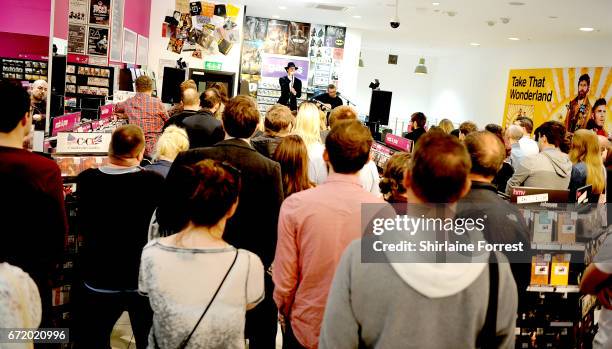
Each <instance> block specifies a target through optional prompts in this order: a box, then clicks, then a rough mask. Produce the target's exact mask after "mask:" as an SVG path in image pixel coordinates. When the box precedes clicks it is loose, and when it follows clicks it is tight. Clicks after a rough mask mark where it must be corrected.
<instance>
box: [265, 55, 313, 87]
mask: <svg viewBox="0 0 612 349" xmlns="http://www.w3.org/2000/svg"><path fill="white" fill-rule="evenodd" d="M289 62H293V63H295V66H296V68H297V70H296V71H295V77H296V78H298V79H300V80H302V81H306V80H308V60H307V59H304V58H295V57H275V56H269V55H264V57H263V62H262V67H261V76H262V77H263V78H274V79H276V80H278V79H279V78H282V77H284V76H287V71H286V70H285V67H286V66H287V64H288V63H289Z"/></svg>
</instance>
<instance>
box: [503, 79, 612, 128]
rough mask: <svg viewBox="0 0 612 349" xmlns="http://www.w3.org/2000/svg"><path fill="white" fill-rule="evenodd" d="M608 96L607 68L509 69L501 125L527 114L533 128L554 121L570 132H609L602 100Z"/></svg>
mask: <svg viewBox="0 0 612 349" xmlns="http://www.w3.org/2000/svg"><path fill="white" fill-rule="evenodd" d="M610 98H612V69H611V68H610V67H596V68H547V69H520V70H510V74H509V76H508V92H507V94H506V106H505V110H504V120H503V122H502V124H503V126H506V125H509V124H512V123H513V122H514V120H515V119H516V118H517V117H519V116H527V117H529V118H531V119H532V120H533V123H534V129H535V128H536V127H538V126H539V125H541V124H542V123H544V122H546V121H551V120H556V121H559V122H561V123H563V124H564V125H566V128H567V129H568V131H570V132H574V131H575V130H577V129H580V128H589V129H600V131H599V133H600V134H603V131H606V132H607V134H610V132H611V131H612V129H611V128H612V113H610V106H609V105H605V104H606V103H604V101H605V102H607V101H609V100H610ZM594 107H596V108H594Z"/></svg>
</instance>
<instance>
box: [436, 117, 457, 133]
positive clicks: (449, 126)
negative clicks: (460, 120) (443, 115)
mask: <svg viewBox="0 0 612 349" xmlns="http://www.w3.org/2000/svg"><path fill="white" fill-rule="evenodd" d="M438 127H439V128H441V129H442V131H444V133H446V134H447V135H449V134H450V133H451V132H452V131H453V130H454V129H455V125H453V122H452V121H450V120H449V119H442V120H440V123H439V124H438Z"/></svg>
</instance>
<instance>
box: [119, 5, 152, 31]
mask: <svg viewBox="0 0 612 349" xmlns="http://www.w3.org/2000/svg"><path fill="white" fill-rule="evenodd" d="M150 19H151V0H125V15H124V23H123V25H124V26H125V27H126V28H128V29H130V30H133V31H135V32H136V33H138V34H140V35H142V36H145V37H147V38H148V37H149V26H150Z"/></svg>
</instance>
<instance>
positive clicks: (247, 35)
mask: <svg viewBox="0 0 612 349" xmlns="http://www.w3.org/2000/svg"><path fill="white" fill-rule="evenodd" d="M267 31H268V20H267V19H266V18H258V17H247V18H246V19H245V21H244V40H246V41H253V40H259V41H263V40H265V39H266V33H267Z"/></svg>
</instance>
